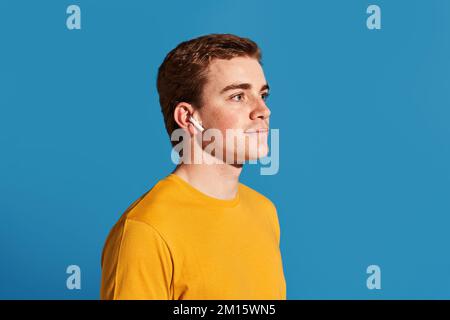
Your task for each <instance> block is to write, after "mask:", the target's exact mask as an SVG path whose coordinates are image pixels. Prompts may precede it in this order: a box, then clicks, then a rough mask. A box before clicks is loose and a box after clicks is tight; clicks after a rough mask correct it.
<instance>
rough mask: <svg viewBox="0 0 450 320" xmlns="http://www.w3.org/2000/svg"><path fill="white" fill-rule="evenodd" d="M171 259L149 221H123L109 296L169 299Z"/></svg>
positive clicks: (170, 295) (167, 249)
mask: <svg viewBox="0 0 450 320" xmlns="http://www.w3.org/2000/svg"><path fill="white" fill-rule="evenodd" d="M172 275H173V263H172V256H171V253H170V250H169V247H168V245H167V243H166V242H165V240H164V239H163V238H162V236H161V235H160V234H159V232H158V231H157V230H156V229H155V228H154V227H153V226H151V225H149V224H147V223H145V222H141V221H137V220H132V219H127V220H126V221H125V224H124V228H123V233H122V238H121V241H120V248H119V251H118V257H117V266H116V272H115V288H114V295H113V299H136V300H137V299H148V300H170V299H172V296H173V292H172V288H173V287H172Z"/></svg>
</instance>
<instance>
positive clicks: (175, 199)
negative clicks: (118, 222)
mask: <svg viewBox="0 0 450 320" xmlns="http://www.w3.org/2000/svg"><path fill="white" fill-rule="evenodd" d="M181 202H182V199H180V197H179V196H178V192H177V189H176V185H174V184H173V183H172V182H171V181H169V180H168V179H167V177H165V178H162V179H160V180H159V181H158V182H157V183H155V184H154V185H153V187H151V188H150V189H149V190H148V191H147V192H146V193H144V194H143V195H142V196H141V197H140V198H139V199H138V200H136V201H135V202H134V203H133V204H132V205H131V206H130V207H129V208H128V209H127V210H126V212H125V215H126V218H127V219H132V220H136V221H141V222H144V223H147V224H150V225H155V224H157V223H158V222H159V221H161V220H162V218H163V217H164V219H167V218H168V217H169V216H170V213H173V212H175V210H174V208H175V207H177V206H179V205H182V204H181Z"/></svg>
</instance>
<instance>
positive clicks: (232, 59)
mask: <svg viewBox="0 0 450 320" xmlns="http://www.w3.org/2000/svg"><path fill="white" fill-rule="evenodd" d="M157 87H158V92H159V97H160V104H161V110H162V113H163V116H164V121H165V124H166V129H167V132H168V134H169V136H170V135H171V134H172V132H173V131H174V130H175V129H177V128H182V129H185V130H187V131H189V132H190V133H191V134H196V133H198V132H197V131H196V130H195V129H194V127H193V126H192V124H191V123H190V122H189V117H190V116H193V117H194V118H195V119H197V120H199V122H200V123H202V125H203V127H205V129H208V128H215V129H218V130H220V131H222V132H223V136H224V137H225V133H226V129H241V130H243V131H247V133H244V134H243V136H242V138H244V139H245V140H246V145H247V146H248V143H249V140H250V141H253V142H255V143H256V144H257V145H258V148H259V149H260V151H259V152H260V153H259V156H263V155H266V154H267V152H268V147H267V132H260V133H252V131H255V130H257V129H264V128H268V126H269V115H270V111H269V109H268V108H267V106H266V104H265V99H266V97H267V96H268V90H269V88H268V85H267V82H266V80H265V77H264V72H263V70H262V67H261V52H260V49H259V48H258V46H257V45H256V43H254V42H253V41H252V40H250V39H247V38H241V37H238V36H235V35H231V34H211V35H206V36H202V37H199V38H196V39H192V40H189V41H186V42H182V43H181V44H179V45H178V46H177V47H176V48H175V49H173V50H172V51H171V52H170V53H169V54H168V55H167V56H166V58H165V60H164V62H163V63H162V65H161V66H160V68H159V72H158V79H157ZM224 152H227V153H229V152H232V153H234V154H235V155H237V154H239V153H245V155H244V156H245V159H256V158H257V157H258V155H257V154H254V152H252V151H249V150H248V148H247V147H246V148H245V150H243V149H242V150H241V149H235V150H232V151H230V150H224ZM224 154H225V153H224Z"/></svg>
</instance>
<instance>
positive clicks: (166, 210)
mask: <svg viewBox="0 0 450 320" xmlns="http://www.w3.org/2000/svg"><path fill="white" fill-rule="evenodd" d="M157 87H158V92H159V96H160V104H161V109H162V113H163V116H164V121H165V124H166V128H167V132H168V133H169V136H172V137H173V133H174V132H175V131H176V130H178V131H182V132H183V133H185V135H184V137H185V138H186V137H187V139H184V140H183V143H184V146H186V144H187V147H188V148H187V150H186V149H183V155H182V157H184V156H185V154H184V153H186V151H190V149H192V148H195V146H200V150H201V159H203V160H204V161H202V162H201V163H192V162H190V161H185V162H182V163H180V164H178V166H177V167H176V169H175V170H174V171H173V172H172V173H171V174H169V175H167V176H166V177H165V178H163V179H162V180H160V181H159V182H158V183H156V184H155V185H154V186H153V188H152V189H151V190H149V191H148V192H147V193H145V194H144V195H142V196H141V197H140V198H139V199H137V200H136V201H135V202H134V203H133V204H132V205H131V206H130V207H129V208H128V209H127V210H126V212H125V213H124V214H123V215H122V217H121V218H120V220H119V221H118V222H117V223H116V225H115V226H114V227H113V229H112V230H111V232H110V234H109V236H108V239H107V241H106V243H105V247H104V249H103V255H102V284H101V298H102V299H191V300H192V299H286V283H285V278H284V272H283V265H282V259H281V254H280V250H279V242H280V229H279V224H278V217H277V211H276V208H275V206H274V204H273V203H272V202H271V201H270V200H269V199H267V198H266V197H264V196H263V195H261V194H260V193H258V192H257V191H255V190H253V189H251V188H250V187H248V186H246V185H244V184H242V183H240V182H239V175H240V173H241V171H242V163H239V162H238V161H235V158H238V157H243V158H244V159H245V160H252V159H256V158H259V157H261V156H265V155H267V153H268V143H267V135H268V128H269V116H270V111H269V109H268V107H267V105H266V101H265V99H266V97H267V95H268V91H269V87H268V85H267V82H266V79H265V77H264V73H263V70H262V67H261V53H260V50H259V48H258V46H257V45H256V43H254V42H253V41H251V40H250V39H247V38H240V37H237V36H235V35H231V34H211V35H206V36H202V37H199V38H196V39H192V40H190V41H186V42H183V43H181V44H179V45H178V46H177V47H176V48H175V49H173V50H172V51H171V52H170V53H169V54H168V55H167V56H166V58H165V60H164V62H163V63H162V65H161V66H160V68H159V72H158V79H157ZM213 129H214V130H216V132H218V133H222V134H223V137H225V136H226V133H227V130H228V129H233V130H236V132H237V135H236V136H235V138H236V139H237V140H244V141H245V143H244V145H242V144H240V145H238V146H236V145H235V144H234V143H233V144H231V145H230V144H228V143H223V144H220V147H219V148H217V149H216V150H215V151H214V152H206V145H207V143H205V141H204V139H203V140H202V139H199V138H201V137H202V136H203V135H206V133H207V132H208V130H213ZM216 139H217V137H216ZM224 139H225V138H224ZM171 140H173V139H171ZM199 141H200V142H199ZM216 142H220V141H216ZM172 144H175V143H174V142H172ZM255 145H256V148H251V147H250V146H255ZM187 153H189V152H187ZM219 154H221V156H220V157H222V156H223V157H225V155H230V154H231V155H232V161H231V162H230V161H224V159H219V161H217V162H215V163H212V162H211V161H207V160H212V159H215V160H217V158H220V157H219ZM189 159H190V158H189ZM189 159H188V160H189Z"/></svg>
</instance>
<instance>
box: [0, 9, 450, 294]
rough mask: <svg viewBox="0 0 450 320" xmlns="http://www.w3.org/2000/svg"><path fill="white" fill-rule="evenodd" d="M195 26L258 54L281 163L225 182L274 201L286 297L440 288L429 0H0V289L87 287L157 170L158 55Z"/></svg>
mask: <svg viewBox="0 0 450 320" xmlns="http://www.w3.org/2000/svg"><path fill="white" fill-rule="evenodd" d="M70 4H77V5H79V6H80V8H81V20H82V22H81V23H82V29H81V30H72V31H70V30H68V29H67V28H66V18H67V16H68V15H67V14H66V8H67V7H68V6H69V5H70ZM370 4H377V5H379V6H380V7H381V12H382V18H381V19H382V29H381V30H368V29H367V27H366V19H367V17H368V14H366V9H367V7H368V5H370ZM207 33H235V34H237V35H240V36H245V37H250V38H252V39H253V40H255V41H256V42H257V43H258V44H259V45H260V47H261V48H262V51H263V63H264V70H265V74H266V78H267V80H268V81H269V83H270V86H271V97H270V98H269V100H268V104H269V107H270V108H271V111H272V117H271V126H272V128H279V129H280V144H281V145H280V170H279V173H278V174H277V175H274V176H261V175H259V169H260V168H259V167H258V166H254V165H247V166H246V168H244V171H243V174H242V180H241V181H242V182H243V183H245V184H248V185H250V186H251V187H253V188H255V189H256V190H258V191H260V192H261V193H263V194H265V195H266V196H268V197H269V198H270V199H272V201H273V202H274V203H275V204H276V206H277V208H278V215H279V221H280V226H281V250H282V255H283V263H284V270H285V277H286V282H287V296H288V299H313V298H314V299H316V298H319V299H332V298H338V299H349V298H356V299H380V298H383V299H394V298H401V299H429V298H437V299H443V298H446V299H449V298H450V253H449V252H450V251H449V240H450V233H449V230H448V229H449V224H450V218H449V213H450V198H449V191H450V188H449V187H450V184H449V181H450V170H449V163H450V148H449V147H450V144H449V135H450V126H449V124H450V111H449V108H450V60H449V57H450V2H449V1H444V0H441V1H438V0H435V1H411V0H408V1H380V0H376V1H371V2H368V1H343V0H342V1H331V0H330V1H317V0H316V1H312V0H311V1H276V2H275V1H261V0H258V1H237V0H234V1H159V2H158V3H156V1H155V2H153V1H111V0H108V1H106V0H102V1H100V0H96V1H87V0H86V1H57V0H54V1H31V0H30V1H12V0H10V1H8V0H1V2H0V143H1V149H0V152H1V157H0V213H1V223H0V237H1V238H0V259H1V260H0V261H1V262H0V298H3V299H20V298H26V299H49V298H52V299H97V298H99V287H100V272H101V269H100V254H101V250H102V248H103V244H104V240H105V238H106V236H107V234H108V232H109V230H110V228H111V227H112V225H113V224H114V223H115V221H117V219H118V218H119V216H120V215H121V214H122V212H123V211H124V210H125V209H126V208H127V207H128V205H129V204H131V202H133V201H134V200H135V199H136V198H137V197H139V196H140V195H141V194H143V193H144V192H145V191H147V190H148V189H149V188H151V187H152V186H153V184H154V183H156V181H158V180H159V179H160V178H162V177H164V176H165V175H167V174H168V173H169V172H171V171H172V169H173V168H174V165H173V164H172V163H171V161H170V143H169V138H168V136H167V135H166V132H165V129H164V124H163V120H162V115H161V112H160V107H159V103H158V95H157V91H156V72H157V68H158V67H159V65H160V63H161V62H162V60H163V59H164V57H165V55H166V54H167V53H168V51H169V50H171V49H172V48H173V47H175V46H176V45H177V44H178V43H179V42H181V41H184V40H187V39H190V38H193V37H196V36H199V35H203V34H207ZM70 264H76V265H79V266H80V267H81V272H82V274H81V276H82V278H81V282H82V284H81V285H82V288H81V290H68V289H67V288H66V278H67V277H68V275H67V274H66V267H67V266H68V265H70ZM371 264H376V265H379V266H380V267H381V285H382V289H381V290H369V289H367V287H366V279H367V277H368V275H367V274H366V268H367V266H369V265H371Z"/></svg>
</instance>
